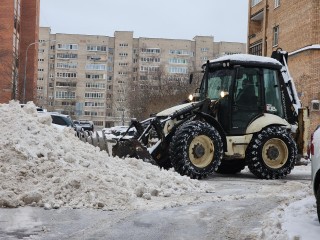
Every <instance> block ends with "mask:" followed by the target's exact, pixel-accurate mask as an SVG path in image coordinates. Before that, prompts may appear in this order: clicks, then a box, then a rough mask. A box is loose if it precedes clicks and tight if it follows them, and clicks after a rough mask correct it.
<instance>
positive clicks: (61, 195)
mask: <svg viewBox="0 0 320 240" xmlns="http://www.w3.org/2000/svg"><path fill="white" fill-rule="evenodd" d="M0 119H1V125H0V129H1V135H0V182H1V183H0V207H3V208H16V207H24V206H26V205H29V206H35V207H42V208H44V209H59V208H76V209H85V208H92V209H101V210H113V211H117V210H121V211H123V210H124V211H132V210H139V209H146V210H159V209H166V208H172V207H176V206H188V205H190V204H192V205H195V204H198V203H199V204H200V203H204V202H206V201H221V200H228V199H232V200H234V199H237V197H235V196H234V195H232V192H230V195H225V196H216V195H210V193H214V192H218V191H219V189H218V188H221V187H219V186H218V185H219V181H218V182H216V181H214V180H212V179H211V180H210V179H209V180H202V181H198V180H192V179H190V178H188V177H184V176H180V175H179V174H178V173H176V172H174V171H173V170H170V171H165V170H160V169H159V168H158V167H156V166H153V165H151V164H149V163H144V162H142V161H140V160H137V159H131V158H126V159H119V158H113V157H110V156H109V155H108V154H107V153H106V152H105V151H100V150H99V149H98V148H97V147H93V146H92V145H90V144H88V143H83V142H81V141H79V139H78V138H76V137H75V136H74V132H73V129H69V128H65V129H63V130H61V129H60V130H59V129H57V128H55V127H53V126H52V124H51V117H50V116H46V115H43V114H38V113H37V111H36V108H35V106H34V104H33V103H28V104H27V105H26V106H25V107H24V108H21V107H20V105H19V104H18V103H17V102H13V101H12V102H10V103H9V104H0ZM246 171H247V170H246ZM248 174H250V173H249V172H248ZM310 174H311V170H310V164H309V165H307V166H296V167H295V168H294V170H293V172H292V174H291V175H292V176H293V177H291V178H290V176H291V175H289V176H288V179H289V180H288V181H286V180H285V181H283V180H281V181H283V186H278V188H276V187H275V185H277V184H278V181H277V180H270V181H267V182H268V183H270V186H269V185H261V188H260V189H255V188H256V186H253V187H252V188H251V189H250V187H248V189H247V190H248V191H249V190H250V191H254V192H253V193H250V194H252V196H254V197H257V196H258V197H259V196H260V195H261V197H264V196H265V195H269V196H270V198H271V197H272V195H273V194H277V195H283V200H281V201H279V205H278V207H277V208H276V209H273V210H272V211H271V212H268V213H267V217H266V218H264V219H263V221H262V226H263V228H262V229H257V232H259V234H258V235H259V236H261V238H263V239H306V240H308V239H318V238H319V236H320V225H319V222H318V220H317V216H316V206H315V198H314V196H313V194H312V191H311V183H309V179H310ZM248 176H250V175H248ZM295 176H297V177H296V178H297V179H295ZM299 176H308V178H307V179H304V180H303V181H300V179H299ZM237 181H240V183H241V181H243V182H245V181H248V179H246V178H239V179H237ZM259 181H261V183H265V181H266V180H259ZM279 181H280V180H279ZM256 183H257V181H256V180H255V184H256ZM276 189H277V190H276ZM281 189H283V191H282V190H281ZM247 190H246V188H243V189H242V188H241V192H240V193H237V194H238V195H239V194H240V196H239V199H241V198H250V194H249V193H248V192H246V191H247ZM226 192H227V191H226ZM259 194H260V195H259ZM0 211H1V210H0ZM0 227H1V221H0Z"/></svg>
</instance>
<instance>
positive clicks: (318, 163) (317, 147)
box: [310, 125, 320, 222]
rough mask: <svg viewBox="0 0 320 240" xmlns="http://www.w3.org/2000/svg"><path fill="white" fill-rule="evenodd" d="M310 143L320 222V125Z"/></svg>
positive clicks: (313, 184) (314, 190)
mask: <svg viewBox="0 0 320 240" xmlns="http://www.w3.org/2000/svg"><path fill="white" fill-rule="evenodd" d="M310 143H311V144H310V155H311V173H312V186H313V192H314V195H315V197H316V201H317V214H318V220H319V222H320V125H319V126H318V127H317V129H316V130H315V131H314V132H313V134H311V141H310Z"/></svg>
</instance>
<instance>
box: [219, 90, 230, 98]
mask: <svg viewBox="0 0 320 240" xmlns="http://www.w3.org/2000/svg"><path fill="white" fill-rule="evenodd" d="M227 95H229V92H225V91H221V93H220V97H222V98H224V97H225V96H227Z"/></svg>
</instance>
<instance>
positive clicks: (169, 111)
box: [156, 102, 195, 117]
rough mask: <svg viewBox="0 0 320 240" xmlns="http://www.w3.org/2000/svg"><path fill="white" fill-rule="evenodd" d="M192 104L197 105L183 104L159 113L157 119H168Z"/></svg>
mask: <svg viewBox="0 0 320 240" xmlns="http://www.w3.org/2000/svg"><path fill="white" fill-rule="evenodd" d="M192 104H195V102H190V103H184V104H181V105H177V106H174V107H171V108H167V109H165V110H163V111H161V112H159V113H157V115H156V116H157V117H167V116H169V115H171V114H173V113H174V112H176V111H178V110H180V109H182V108H185V107H188V106H190V105H192Z"/></svg>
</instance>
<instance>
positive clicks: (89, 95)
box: [84, 92, 103, 98]
mask: <svg viewBox="0 0 320 240" xmlns="http://www.w3.org/2000/svg"><path fill="white" fill-rule="evenodd" d="M84 97H85V98H103V93H97V92H91V93H90V92H89V93H85V94H84Z"/></svg>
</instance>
